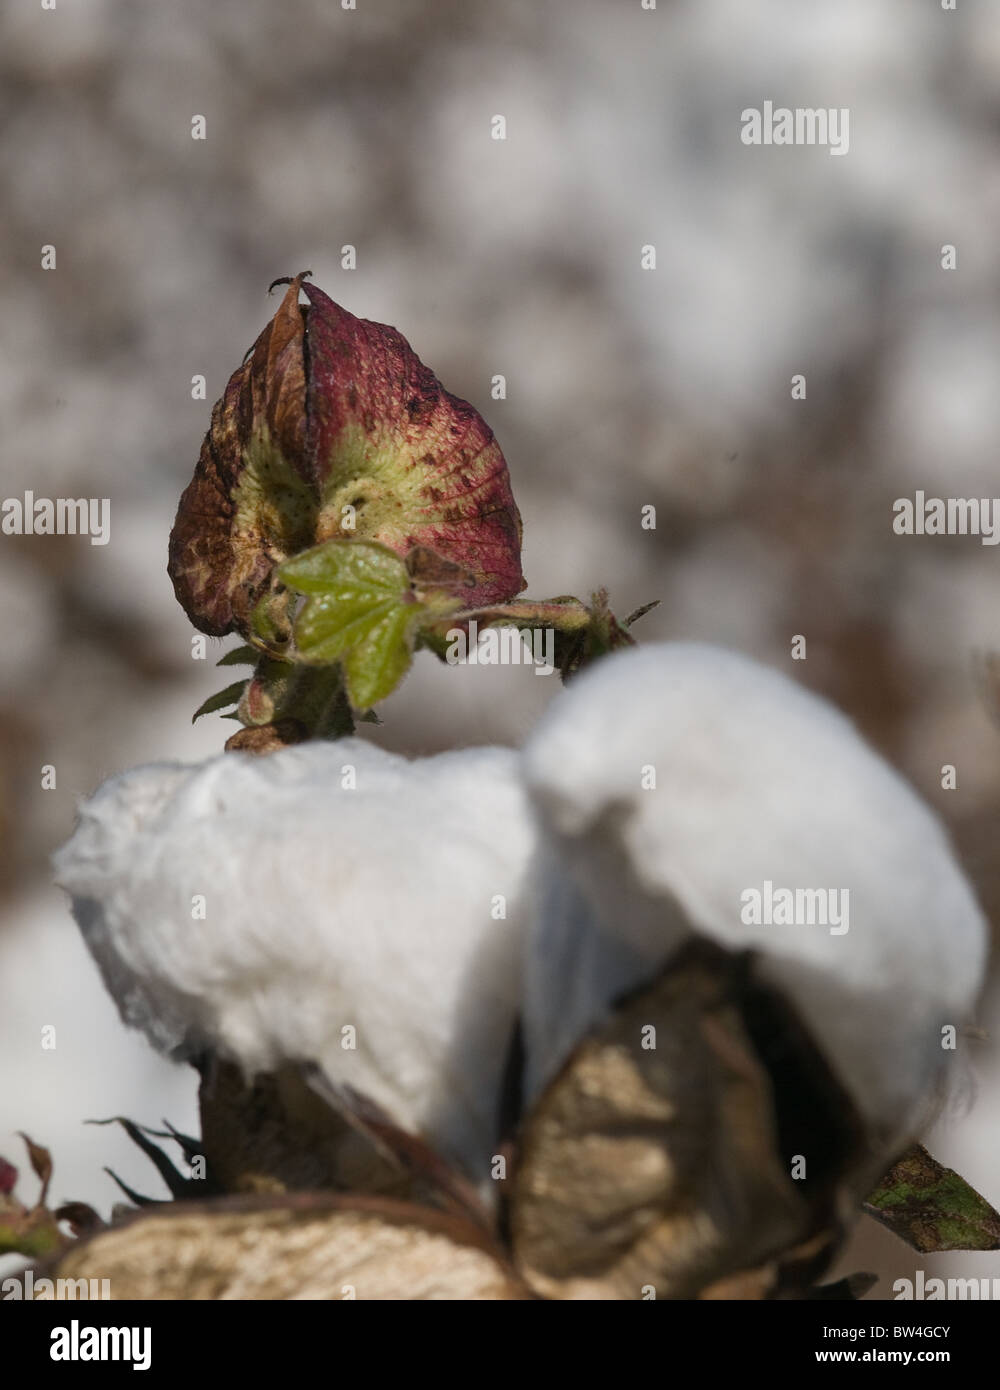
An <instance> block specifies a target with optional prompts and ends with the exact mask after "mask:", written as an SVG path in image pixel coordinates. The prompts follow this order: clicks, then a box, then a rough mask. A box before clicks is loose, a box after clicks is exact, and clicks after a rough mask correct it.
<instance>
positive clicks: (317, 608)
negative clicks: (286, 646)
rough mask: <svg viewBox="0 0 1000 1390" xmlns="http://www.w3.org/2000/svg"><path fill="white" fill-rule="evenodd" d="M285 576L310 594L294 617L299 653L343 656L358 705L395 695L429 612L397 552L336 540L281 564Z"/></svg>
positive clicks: (324, 659)
mask: <svg viewBox="0 0 1000 1390" xmlns="http://www.w3.org/2000/svg"><path fill="white" fill-rule="evenodd" d="M279 578H280V580H281V582H282V583H283V584H287V585H288V587H289V588H290V589H295V590H297V591H298V592H299V593H302V594H305V595H306V596H307V602H306V604H305V606H304V607H303V609H302V611H301V613H300V614H299V615H298V618H297V619H296V622H295V647H296V652H297V654H298V656H299V657H300V658H301V659H302V660H303V661H305V662H309V663H312V664H315V665H324V664H328V663H330V662H334V661H339V662H340V663H341V665H342V667H343V672H344V684H345V687H346V690H347V696H348V699H349V700H350V702H351V704H352V705H353V707H354V708H355V709H357V710H367V709H370V708H371V707H372V705H374V704H376V703H377V702H378V701H379V700H384V699H385V697H386V696H387V695H391V694H392V692H393V690H395V688H396V686H397V685H398V684H399V682H400V681H401V680H402V679H403V676H404V675H405V674H406V672H407V670H408V669H409V666H410V662H411V661H412V659H413V644H414V638H415V635H416V629H417V627H418V626H419V624H420V622H421V621H422V619H423V618H424V617H425V616H426V609H425V607H424V605H423V604H421V603H418V602H417V601H416V599H415V598H414V595H413V590H412V585H411V580H410V576H409V574H408V573H407V569H406V565H405V563H404V562H403V561H402V560H401V559H400V558H399V556H398V555H396V554H395V552H394V551H391V550H389V549H388V547H387V546H384V545H379V544H377V543H375V542H368V541H353V540H331V541H326V542H325V543H324V544H323V545H318V546H315V547H314V548H313V549H312V550H307V551H305V552H304V553H303V554H301V555H296V556H295V558H294V559H293V560H289V561H288V562H287V563H286V564H284V565H282V566H281V569H280V571H279Z"/></svg>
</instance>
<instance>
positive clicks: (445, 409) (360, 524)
mask: <svg viewBox="0 0 1000 1390" xmlns="http://www.w3.org/2000/svg"><path fill="white" fill-rule="evenodd" d="M306 274H308V272H303V273H302V274H300V275H296V276H295V277H294V278H293V279H292V280H290V281H289V283H288V290H287V292H286V294H285V297H284V299H283V300H282V302H281V305H280V307H279V308H278V311H277V313H276V314H275V315H274V318H273V319H272V320H271V322H270V323H269V324H268V325H267V327H266V328H265V329H264V331H263V332H262V333H261V335H260V337H259V338H258V339H257V341H256V343H255V344H254V346H253V348H252V349H251V351H250V353H249V355H248V356H247V358H246V360H245V361H244V363H243V365H242V366H241V367H240V368H239V370H238V371H236V372H235V373H234V374H233V376H232V377H231V378H230V380H229V384H228V386H227V387H226V390H225V393H224V395H223V396H222V399H221V400H219V401H217V402H216V404H215V406H214V408H213V411H212V424H211V428H210V429H209V431H208V434H207V435H206V436H205V442H204V444H203V445H202V450H201V457H200V458H199V460H198V466H197V468H196V470H195V475H194V478H193V479H192V481H191V483H190V484H189V486H188V487H187V489H186V490H185V492H184V494H183V496H182V497H181V501H180V506H179V508H178V511H177V518H176V520H175V522H174V528H173V531H172V533H171V537H170V559H169V565H168V570H169V574H170V578H171V580H172V581H173V585H174V591H175V593H176V595H177V598H178V601H179V602H180V604H181V605H182V607H183V608H184V610H185V612H186V613H187V615H188V617H189V618H190V619H191V621H192V622H193V623H194V625H195V626H196V627H198V628H200V629H201V631H202V632H207V633H210V634H211V635H213V636H222V635H224V634H225V633H228V632H232V631H234V630H237V631H239V632H241V633H243V634H244V635H246V636H248V635H249V634H250V614H251V612H252V610H253V609H254V607H255V606H256V604H257V603H258V602H259V600H260V599H261V598H263V597H264V596H265V595H266V594H267V593H268V592H269V591H272V590H274V589H275V588H276V580H275V579H274V578H273V577H272V576H273V572H274V570H275V567H276V566H277V565H279V564H280V563H281V562H282V561H284V560H287V559H289V558H290V557H291V556H293V555H296V554H298V553H299V552H300V551H303V550H306V549H308V548H309V547H310V546H313V545H316V544H318V543H319V542H321V541H325V540H330V539H334V538H341V537H342V538H347V539H351V538H357V539H359V540H367V541H379V542H381V543H382V544H383V545H386V546H388V547H389V548H390V549H392V550H394V551H396V553H397V554H399V555H406V554H407V553H408V552H409V551H411V550H412V549H413V547H415V546H425V547H427V548H428V549H429V550H431V551H433V552H434V553H435V554H436V555H438V556H440V557H441V558H442V559H443V560H444V561H445V562H450V563H451V564H453V565H454V566H456V567H457V568H458V570H460V571H462V572H463V573H464V574H465V575H467V576H471V583H470V582H469V581H468V580H466V582H465V583H464V584H463V589H462V597H463V602H465V603H467V604H469V605H470V606H472V605H478V604H487V603H499V602H502V601H503V600H505V599H508V598H511V597H512V596H513V595H514V594H517V593H519V592H520V591H521V590H522V589H523V588H524V581H523V578H522V575H521V558H520V551H521V518H520V515H519V513H518V510H517V506H516V505H515V502H514V498H513V495H512V493H511V489H510V480H509V478H508V475H507V465H506V463H505V462H504V457H503V454H502V453H501V452H500V448H499V445H498V444H497V442H496V440H495V439H494V438H493V433H492V431H491V430H490V429H489V427H488V426H487V424H486V423H485V421H484V420H483V419H482V417H481V416H480V415H479V413H478V411H476V410H475V409H474V408H473V407H472V406H471V405H469V404H468V402H466V401H462V400H459V399H458V398H457V397H455V396H452V395H451V394H449V392H447V391H445V390H444V388H443V387H442V386H441V383H440V382H439V381H438V379H437V377H436V376H435V375H434V373H433V372H432V371H430V370H429V368H427V367H425V366H424V365H423V363H422V362H421V361H420V359H419V358H418V357H417V356H416V354H415V353H414V352H413V350H412V349H411V347H410V345H409V344H408V343H407V341H406V339H405V338H403V337H402V335H401V334H399V333H397V331H396V330H395V329H394V328H390V327H387V326H386V325H384V324H379V323H370V322H369V321H368V320H366V319H359V318H355V317H354V315H353V314H350V313H348V312H347V310H346V309H342V308H341V307H340V306H339V305H338V304H335V303H334V302H333V300H332V299H329V298H328V297H327V296H326V295H325V294H324V293H323V291H322V290H320V289H318V288H317V287H316V286H315V285H309V284H306V283H305V276H306ZM300 292H301V293H302V294H304V295H305V297H306V299H307V301H308V303H306V304H300V303H299V294H300ZM288 601H289V597H288V595H287V593H282V592H281V591H280V589H279V590H278V592H277V593H276V594H275V603H274V605H273V606H272V605H269V609H271V612H270V616H271V618H272V621H273V622H274V623H275V625H276V628H277V630H278V631H279V632H280V631H281V630H282V628H283V627H284V625H285V624H284V622H283V619H284V618H285V616H286V615H285V613H284V605H285V604H286V603H287V602H288Z"/></svg>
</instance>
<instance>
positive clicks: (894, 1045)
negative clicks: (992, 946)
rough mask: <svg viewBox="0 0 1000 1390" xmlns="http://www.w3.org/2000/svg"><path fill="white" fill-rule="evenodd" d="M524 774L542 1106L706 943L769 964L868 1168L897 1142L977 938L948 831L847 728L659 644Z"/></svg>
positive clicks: (529, 1031) (533, 1026)
mask: <svg viewBox="0 0 1000 1390" xmlns="http://www.w3.org/2000/svg"><path fill="white" fill-rule="evenodd" d="M523 765H524V775H525V778H526V781H527V783H528V785H529V786H530V789H531V793H532V796H533V799H534V802H535V804H536V806H537V808H538V811H539V815H540V819H541V822H542V824H543V826H544V831H545V839H546V842H547V849H546V851H545V853H546V857H547V864H548V869H547V875H546V888H545V893H544V896H541V897H539V898H537V899H536V903H537V908H538V910H537V921H536V925H535V927H534V930H533V932H532V935H531V939H530V941H529V946H528V960H527V965H526V1038H527V1048H528V1057H529V1068H528V1097H529V1100H530V1099H531V1097H532V1096H535V1095H537V1094H538V1092H539V1091H540V1090H541V1088H542V1087H543V1086H544V1085H545V1083H546V1082H547V1081H549V1079H550V1078H551V1077H552V1076H553V1075H554V1074H555V1072H556V1071H557V1070H558V1068H559V1066H560V1065H561V1063H562V1062H563V1061H564V1060H565V1059H566V1057H567V1056H568V1054H569V1052H570V1051H571V1049H572V1047H573V1045H574V1044H575V1042H576V1040H577V1039H578V1038H579V1037H580V1035H581V1034H582V1033H583V1032H584V1031H586V1030H587V1029H588V1028H590V1027H592V1026H593V1025H594V1024H595V1023H597V1022H599V1021H600V1020H601V1019H603V1018H604V1017H605V1016H606V1014H607V1011H608V1009H609V1006H610V1005H611V1003H612V1001H614V1000H615V999H616V998H618V997H620V996H621V995H622V994H624V993H625V992H627V991H628V990H632V989H635V988H637V987H639V986H640V985H642V984H643V983H646V982H649V981H650V980H652V979H653V978H654V976H655V975H656V973H657V972H658V971H659V969H661V968H662V967H663V965H664V964H665V963H666V962H667V961H668V960H669V958H670V957H671V956H672V955H673V954H674V953H675V952H676V951H677V950H678V949H679V948H680V947H681V946H682V945H684V944H685V943H686V942H690V941H691V940H692V939H694V938H697V937H703V938H705V939H707V940H709V941H711V942H714V943H716V944H717V945H721V946H723V947H726V948H728V949H729V950H732V951H740V950H746V949H750V948H752V949H753V950H754V951H755V952H757V953H759V970H760V973H761V977H762V978H763V979H765V980H767V981H768V982H769V983H771V984H772V985H774V986H776V987H778V988H779V989H780V990H781V991H782V992H783V993H784V994H785V996H786V998H788V999H789V1000H790V1002H791V1003H792V1004H793V1006H794V1007H795V1009H796V1010H797V1012H798V1014H799V1016H800V1018H801V1020H802V1022H803V1023H804V1024H805V1025H806V1027H807V1028H808V1029H809V1031H810V1033H811V1034H812V1037H813V1040H814V1041H815V1043H816V1044H817V1045H818V1046H819V1047H820V1049H821V1050H822V1052H823V1053H824V1054H825V1056H826V1059H827V1061H828V1062H829V1063H830V1065H831V1066H832V1067H833V1069H834V1072H835V1074H836V1075H837V1076H838V1077H839V1079H840V1081H841V1083H842V1084H843V1085H844V1086H845V1087H846V1089H847V1091H848V1093H849V1095H850V1096H851V1097H852V1098H853V1101H854V1103H855V1105H856V1106H857V1107H858V1109H859V1111H860V1113H861V1115H862V1116H863V1117H864V1120H865V1122H866V1126H867V1128H868V1130H869V1133H870V1136H871V1139H872V1141H873V1144H874V1147H875V1149H876V1152H877V1151H879V1150H881V1151H882V1152H883V1155H884V1154H885V1153H887V1152H888V1151H889V1150H891V1149H892V1148H893V1147H894V1146H895V1145H897V1144H898V1143H899V1141H900V1140H901V1138H903V1137H904V1136H905V1135H906V1134H907V1132H908V1131H909V1130H910V1129H912V1127H913V1126H914V1125H915V1124H917V1123H918V1121H919V1118H920V1112H921V1103H922V1102H923V1101H924V1100H925V1098H926V1096H927V1094H928V1091H929V1090H930V1089H932V1088H933V1086H934V1083H935V1080H936V1078H937V1076H938V1074H939V1072H940V1069H941V1067H942V1064H943V1063H944V1061H945V1059H946V1058H947V1057H948V1056H950V1055H952V1054H951V1053H949V1052H948V1051H946V1050H945V1048H944V1046H943V1044H944V1043H945V1042H946V1041H947V1039H948V1038H949V1037H950V1036H953V1034H952V1033H951V1029H952V1028H956V1029H960V1028H961V1025H962V1024H963V1022H964V1021H965V1020H966V1018H967V1016H968V1013H969V1010H970V1009H971V1007H972V1005H973V1003H974V1001H975V998H976V995H977V992H978V989H979V986H980V983H981V980H982V975H983V968H984V957H985V948H986V932H985V925H984V921H983V917H982V914H981V912H980V910H979V907H978V905H977V903H976V901H975V898H974V895H973V893H972V891H971V889H970V887H969V885H968V883H967V881H966V879H965V877H964V875H963V874H962V872H961V870H960V868H959V867H958V865H957V863H956V861H955V858H954V855H953V853H952V850H951V847H950V845H949V842H948V838H947V836H946V834H945V832H944V829H943V827H942V826H941V824H940V822H939V820H938V818H937V817H936V816H935V815H934V814H933V813H932V812H931V811H930V810H929V809H928V808H927V807H926V806H925V805H924V804H923V803H922V802H921V801H920V800H919V799H918V797H917V796H916V795H915V793H914V792H913V791H912V790H911V789H910V788H909V787H908V785H907V784H906V783H905V782H904V781H903V780H902V778H900V777H899V776H898V775H897V774H896V773H895V772H894V771H893V770H892V769H891V768H890V767H889V766H888V765H887V764H886V763H885V762H884V761H883V760H882V759H881V758H880V757H878V756H877V755H876V754H875V753H874V752H873V751H872V750H871V749H870V748H869V747H868V745H867V744H866V743H865V742H864V741H863V740H862V739H861V737H860V736H859V735H858V733H857V732H856V730H855V729H854V727H853V726H852V725H851V724H850V722H849V721H848V720H847V719H846V718H844V717H843V716H842V715H841V714H839V713H838V712H837V711H836V710H835V709H834V708H833V707H832V706H830V705H829V704H828V703H827V702H826V701H824V700H822V699H820V698H818V697H816V696H815V695H812V694H810V693H809V692H807V691H805V690H803V689H802V688H801V687H799V686H797V685H796V684H794V683H793V682H792V681H791V680H789V679H787V678H786V677H784V676H782V675H779V674H778V673H776V672H774V671H770V670H768V669H766V668H764V667H762V666H760V665H758V664H757V663H755V662H753V661H750V660H748V659H747V658H745V657H742V656H739V655H736V654H734V653H732V652H727V651H723V650H720V649H717V648H713V647H709V646H703V645H699V644H685V643H677V644H657V645H650V646H647V647H642V648H636V649H633V650H630V651H628V652H624V653H618V654H615V655H613V656H610V657H608V658H606V659H605V660H603V661H601V662H600V663H598V664H597V665H595V666H594V667H593V668H591V669H589V670H587V671H585V672H584V673H583V674H582V675H581V676H580V677H579V679H577V680H576V681H574V682H573V684H572V685H571V686H570V687H568V688H567V689H566V690H565V691H564V692H562V693H561V694H560V695H559V697H558V698H557V699H556V700H555V701H554V702H553V704H552V706H551V707H550V708H549V710H548V711H547V713H546V715H545V717H544V718H543V719H542V721H541V723H540V725H539V727H538V728H537V730H536V731H535V733H534V734H533V736H532V738H531V739H530V741H529V743H528V746H527V748H526V751H525V754H524V760H523ZM778 902H782V903H784V904H786V906H785V907H784V908H782V909H781V910H778V909H776V904H777V903H778ZM788 904H790V905H791V907H790V912H791V917H790V919H789V915H788V913H789V909H788V907H787V905H788Z"/></svg>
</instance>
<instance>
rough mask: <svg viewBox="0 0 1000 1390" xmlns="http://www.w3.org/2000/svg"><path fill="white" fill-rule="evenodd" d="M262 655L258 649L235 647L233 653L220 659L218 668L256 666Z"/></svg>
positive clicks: (217, 663)
mask: <svg viewBox="0 0 1000 1390" xmlns="http://www.w3.org/2000/svg"><path fill="white" fill-rule="evenodd" d="M260 658H261V653H260V652H259V651H258V650H257V648H256V647H234V648H233V650H232V651H231V652H226V654H225V656H222V657H220V658H219V660H218V661H217V662H216V663H215V664H216V666H256V665H257V662H258V661H259V660H260Z"/></svg>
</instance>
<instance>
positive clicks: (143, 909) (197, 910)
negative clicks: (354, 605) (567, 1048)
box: [55, 739, 532, 1178]
mask: <svg viewBox="0 0 1000 1390" xmlns="http://www.w3.org/2000/svg"><path fill="white" fill-rule="evenodd" d="M350 769H353V770H354V778H355V780H356V786H355V787H354V788H353V789H352V788H351V787H350V786H349V783H350V781H351V772H350ZM516 771H517V763H516V757H515V755H514V754H513V753H511V752H509V751H507V750H503V749H499V748H483V749H471V750H466V751H464V752H462V753H448V754H442V755H440V756H438V757H431V758H424V759H420V760H416V761H408V760H407V759H405V758H402V757H398V756H396V755H393V754H390V753H386V752H384V751H382V750H380V749H379V748H376V747H374V746H373V745H372V744H369V743H366V742H363V741H361V740H358V739H347V740H343V741H341V742H338V743H321V742H311V743H306V744H302V745H299V746H296V747H291V748H287V749H284V750H282V751H280V752H276V753H273V754H271V755H269V756H267V757H252V756H250V755H249V754H245V753H227V754H224V755H222V756H220V757H217V758H214V759H212V760H211V761H210V762H208V763H205V764H203V765H201V766H198V767H181V766H176V765H156V766H149V767H140V768H137V769H135V770H133V771H131V772H127V773H125V774H123V775H121V776H119V777H114V778H112V779H111V780H110V781H108V782H106V783H105V784H104V785H103V786H102V787H101V788H100V790H99V791H98V792H97V793H96V795H95V796H93V797H92V798H91V799H90V800H89V801H87V802H86V803H85V804H84V805H83V806H82V808H81V812H80V823H79V826H78V828H77V830H76V832H75V834H74V835H73V838H72V839H71V840H70V841H69V843H68V844H67V845H66V846H65V847H64V848H63V849H62V850H61V851H60V852H59V854H58V855H57V856H56V860H55V867H56V873H57V879H58V882H59V883H60V884H61V885H62V887H64V888H66V889H67V890H68V891H69V892H70V893H71V894H72V897H73V910H74V913H75V915H76V918H77V921H78V922H79V924H80V926H81V929H82V930H83V933H84V936H85V939H86V941H87V944H88V946H89V947H90V950H91V951H92V953H93V954H94V956H95V957H96V959H97V961H98V964H99V965H100V967H101V970H102V973H103V975H104V978H105V982H106V983H107V985H108V987H109V989H110V990H111V992H112V994H113V995H114V996H115V998H116V1000H117V1002H118V1005H119V1008H120V1009H121V1012H122V1014H123V1017H124V1018H125V1019H126V1021H127V1022H129V1023H131V1024H133V1025H135V1026H137V1027H139V1028H141V1029H143V1030H144V1031H145V1032H146V1033H147V1035H148V1036H149V1037H150V1038H151V1039H152V1040H153V1042H154V1043H155V1044H156V1045H157V1046H158V1047H160V1048H161V1049H162V1050H165V1051H178V1052H180V1053H184V1052H189V1053H190V1052H192V1051H195V1050H198V1049H200V1048H202V1047H205V1046H209V1047H211V1048H213V1049H215V1050H216V1051H218V1052H219V1053H220V1054H222V1055H223V1056H226V1057H228V1058H231V1059H233V1060H235V1061H237V1062H240V1063H242V1065H243V1067H244V1068H245V1070H246V1071H247V1072H248V1073H253V1072H256V1071H258V1070H262V1069H268V1068H272V1067H274V1066H276V1065H277V1064H278V1063H280V1062H282V1061H285V1060H303V1061H316V1062H318V1063H320V1065H321V1066H322V1067H323V1069H324V1071H325V1072H326V1074H327V1076H328V1077H329V1078H330V1079H331V1080H332V1081H333V1082H334V1083H339V1084H345V1083H346V1084H348V1085H350V1086H352V1087H353V1088H354V1089H355V1090H356V1091H359V1092H361V1093H363V1094H365V1095H367V1096H368V1097H370V1098H371V1099H373V1100H375V1101H376V1102H377V1103H378V1104H380V1105H381V1106H383V1107H384V1108H385V1109H386V1110H387V1111H388V1112H389V1113H390V1114H391V1115H392V1116H393V1117H394V1119H395V1120H396V1122H397V1123H398V1124H399V1125H401V1126H403V1127H404V1128H407V1129H410V1130H412V1131H415V1132H419V1133H423V1134H424V1135H425V1136H426V1137H427V1138H428V1139H430V1140H431V1142H432V1143H435V1144H437V1145H438V1146H439V1147H440V1148H441V1150H442V1151H443V1152H444V1153H446V1154H448V1155H450V1156H452V1157H453V1158H455V1159H457V1160H458V1161H459V1162H460V1163H461V1164H462V1165H463V1166H464V1167H465V1168H466V1169H467V1170H468V1171H469V1173H470V1174H471V1175H472V1176H473V1177H474V1178H483V1177H486V1176H488V1160H489V1156H490V1154H491V1153H492V1150H493V1146H494V1145H495V1141H496V1111H497V1103H498V1092H499V1088H500V1078H501V1074H502V1069H503V1066H504V1061H505V1057H506V1053H507V1048H508V1044H509V1041H510V1037H511V1032H512V1029H513V1026H514V1021H515V1018H516V1014H517V1009H518V1003H519V987H520V981H519V973H518V972H519V942H518V938H517V932H518V929H519V922H518V919H517V905H518V902H519V898H520V894H521V891H522V879H523V875H524V872H525V868H526V864H527V860H528V857H529V855H530V852H531V845H532V829H531V818H530V816H529V814H528V811H527V809H526V805H525V800H524V795H523V792H522V790H521V788H520V786H519V783H518V780H517V776H516ZM202 898H203V899H204V904H203V909H202V906H201V899H202ZM501 900H502V901H501ZM504 907H505V908H506V917H503V916H502V915H500V914H501V912H502V911H503V909H504ZM202 912H203V919H202ZM349 1028H353V1029H355V1030H356V1042H357V1046H356V1049H353V1050H352V1049H351V1048H349V1047H346V1046H344V1045H343V1044H344V1043H345V1042H347V1041H349V1040H350V1037H351V1035H350V1033H349V1032H344V1031H343V1030H345V1029H349Z"/></svg>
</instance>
